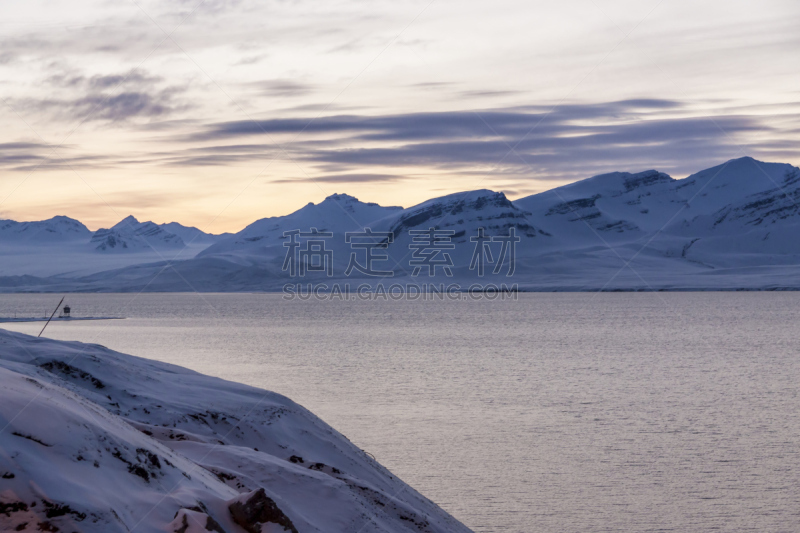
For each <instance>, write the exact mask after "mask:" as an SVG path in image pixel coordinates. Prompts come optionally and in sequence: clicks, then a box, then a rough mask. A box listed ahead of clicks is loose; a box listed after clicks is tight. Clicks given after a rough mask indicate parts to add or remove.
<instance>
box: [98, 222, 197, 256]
mask: <svg viewBox="0 0 800 533" xmlns="http://www.w3.org/2000/svg"><path fill="white" fill-rule="evenodd" d="M89 246H91V247H92V248H93V249H94V250H96V251H98V252H135V251H142V250H175V249H180V248H184V247H185V246H186V244H185V243H184V242H183V239H181V238H180V237H179V236H177V235H175V234H174V233H170V232H168V231H166V230H165V229H163V228H162V227H161V226H159V225H158V224H156V223H154V222H149V221H148V222H139V221H138V220H136V218H134V217H133V216H132V215H130V216H127V217H125V218H124V219H122V220H121V221H119V222H118V223H117V224H115V225H114V226H112V227H111V228H110V229H99V230H97V231H96V232H95V233H94V235H92V239H91V240H90V241H89Z"/></svg>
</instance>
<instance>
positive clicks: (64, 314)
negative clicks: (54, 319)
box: [61, 305, 71, 318]
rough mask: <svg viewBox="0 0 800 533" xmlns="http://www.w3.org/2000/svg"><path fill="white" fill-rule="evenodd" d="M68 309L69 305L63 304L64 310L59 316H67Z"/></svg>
mask: <svg viewBox="0 0 800 533" xmlns="http://www.w3.org/2000/svg"><path fill="white" fill-rule="evenodd" d="M70 311H71V309H70V308H69V306H68V305H65V306H64V311H63V312H62V313H61V316H62V317H63V318H69V312H70Z"/></svg>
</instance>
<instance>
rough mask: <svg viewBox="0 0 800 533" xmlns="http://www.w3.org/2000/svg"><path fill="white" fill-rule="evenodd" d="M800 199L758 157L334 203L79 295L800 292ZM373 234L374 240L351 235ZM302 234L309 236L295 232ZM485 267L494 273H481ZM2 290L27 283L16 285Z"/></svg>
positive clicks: (790, 170)
mask: <svg viewBox="0 0 800 533" xmlns="http://www.w3.org/2000/svg"><path fill="white" fill-rule="evenodd" d="M798 203H800V170H798V169H797V168H795V167H793V166H791V165H787V164H781V163H763V162H760V161H756V160H755V159H752V158H749V157H745V158H740V159H734V160H731V161H728V162H726V163H724V164H722V165H717V166H715V167H712V168H709V169H707V170H703V171H701V172H698V173H696V174H693V175H691V176H689V177H687V178H684V179H674V178H672V177H670V176H668V175H667V174H664V173H662V172H658V171H657V170H647V171H644V172H637V173H628V172H615V173H610V174H603V175H599V176H595V177H592V178H588V179H586V180H583V181H579V182H576V183H572V184H569V185H566V186H563V187H558V188H555V189H552V190H550V191H546V192H543V193H540V194H535V195H532V196H528V197H526V198H521V199H518V200H515V201H509V200H508V199H507V198H506V197H505V196H504V195H503V194H502V193H497V192H493V191H489V190H477V191H468V192H463V193H456V194H451V195H447V196H444V197H441V198H435V199H432V200H428V201H426V202H423V203H421V204H419V205H416V206H413V207H409V208H407V209H403V208H399V207H382V206H379V205H376V204H368V203H363V202H360V201H358V200H357V199H356V198H353V197H351V196H347V195H343V194H336V195H333V196H330V197H328V198H326V199H325V200H324V201H323V202H321V203H320V204H313V203H311V204H308V205H307V206H305V207H303V208H302V209H300V210H298V211H296V212H294V213H292V214H289V215H286V216H281V217H272V218H265V219H262V220H259V221H257V222H254V223H253V224H251V225H249V226H248V227H246V228H245V229H244V230H242V231H241V232H239V233H236V234H234V235H231V236H227V237H224V238H220V239H219V240H218V241H217V242H215V243H213V244H211V245H210V246H207V247H205V248H204V249H203V250H202V251H201V252H200V253H199V254H197V256H196V257H195V258H193V259H192V258H187V260H185V261H183V260H182V261H177V262H176V261H174V260H172V259H171V258H170V261H169V262H164V261H157V260H156V261H151V262H150V263H148V264H144V263H145V262H144V261H141V262H139V263H138V264H135V265H124V266H123V268H120V269H116V270H107V271H103V272H100V271H95V273H94V274H92V275H90V276H86V277H82V278H77V279H75V282H76V283H78V284H79V285H80V286H81V289H82V290H110V291H114V290H140V289H145V290H162V291H163V290H208V291H247V290H269V291H274V290H281V288H282V287H283V285H284V284H285V283H287V282H300V281H305V282H312V281H321V280H323V279H327V280H331V279H334V280H339V281H344V280H354V281H358V282H359V283H360V282H365V283H368V284H374V283H375V282H380V281H381V280H382V279H384V278H393V279H394V280H398V279H402V280H405V281H413V282H418V283H422V282H428V281H432V280H431V279H426V278H428V277H429V276H427V274H431V273H432V274H434V275H433V276H430V277H432V278H436V281H437V282H440V281H448V282H449V281H454V282H458V283H460V284H461V285H462V286H464V285H469V284H471V283H474V282H486V281H488V280H489V279H494V281H498V282H499V281H504V282H508V283H516V284H518V286H519V288H520V289H521V290H525V289H527V290H596V289H604V290H612V289H614V290H617V289H619V290H640V289H642V290H652V289H681V288H684V289H725V288H731V289H733V288H749V289H758V288H761V289H765V288H773V289H774V288H800V244H798V243H799V242H800V241H798V239H797V238H796V237H795V235H797V230H798V229H800V225H799V224H798V221H799V220H800V218H798ZM129 222H131V224H129V225H133V226H134V227H139V226H137V224H138V222H137V221H135V220H133V221H129ZM134 223H135V224H134ZM118 226H119V225H118ZM112 229H113V228H112ZM367 229H369V230H370V231H371V232H373V233H372V236H368V237H358V236H356V235H354V234H355V233H357V232H362V233H363V232H365V231H366V230H367ZM512 230H513V232H514V233H513V235H512V234H511V232H512ZM142 231H143V233H148V231H152V238H154V239H161V241H159V246H167V245H165V244H163V242H169V240H170V239H171V238H172V237H169V235H173V236H175V237H176V238H177V236H176V235H175V234H171V233H169V232H168V231H165V230H164V228H156V229H154V228H153V227H152V226H151V227H149V230H148V231H144V230H142ZM292 231H294V232H303V233H302V234H299V235H294V236H292V235H289V234H287V235H288V236H287V235H284V234H285V232H292ZM314 231H316V232H317V233H318V234H319V236H317V234H314V233H313V232H314ZM134 234H135V232H134ZM322 234H325V235H322ZM388 235H391V238H389V237H388ZM426 235H427V236H426ZM135 236H138V235H135ZM113 237H114V238H115V239H116V238H117V235H116V234H114V235H113ZM504 238H505V240H504ZM107 239H108V236H106V240H107ZM359 239H361V240H359ZM364 239H366V240H364ZM508 239H513V240H514V241H515V246H514V248H513V251H514V261H513V264H514V268H513V269H505V267H503V268H502V269H501V268H500V267H501V266H504V265H505V263H504V262H505V261H508V263H509V265H510V263H511V254H510V252H509V250H508V248H506V247H505V246H506V244H507V240H508ZM311 241H316V242H317V246H319V245H320V242H322V241H324V245H323V248H324V250H325V252H326V254H327V255H325V257H324V260H325V261H330V264H331V267H330V269H328V270H326V271H323V272H311V270H313V269H312V268H310V267H309V266H308V265H310V264H311V263H309V261H312V260H313V257H312V256H313V254H309V253H308V252H309V250H307V249H306V248H307V247H308V245H310V243H311ZM125 242H130V241H125ZM364 242H369V245H368V246H362V245H361V244H363V243H364ZM425 242H428V243H429V244H430V243H434V245H433V248H437V250H433V251H432V250H431V249H429V248H430V247H428V248H426V247H425V246H423V245H422V244H424V243H425ZM356 243H360V244H356ZM128 246H132V245H131V244H128ZM301 247H302V248H301ZM478 247H482V248H481V250H482V253H478V251H477V249H478ZM367 248H369V249H370V250H369V253H375V254H378V255H380V256H381V257H382V260H381V262H380V264H379V265H374V266H375V267H376V268H375V269H373V271H370V272H367V270H368V269H363V268H354V266H355V265H354V263H359V258H360V263H359V264H361V265H364V263H365V261H366V254H367V253H368V251H367ZM301 250H302V252H301ZM292 253H294V254H295V255H292ZM384 256H385V257H384ZM434 256H435V259H432V258H433V257H434ZM479 258H483V259H485V261H483V262H484V263H487V264H488V265H489V270H490V272H491V274H486V273H485V276H481V275H480V274H479V272H480V271H481V270H480V268H476V267H478V265H479V264H480V263H481V261H479ZM290 259H291V261H290ZM317 259H319V257H317ZM290 263H291V264H299V265H301V267H300V268H299V269H295V270H300V271H302V270H303V266H302V265H306V267H307V268H305V270H308V272H306V275H302V272H301V275H300V276H299V277H300V278H303V279H297V278H298V275H297V272H294V271H293V270H292V268H288V269H287V268H285V267H287V265H289V266H290V267H291V265H290ZM430 263H436V264H437V265H438V266H435V267H432V266H429V264H430ZM326 265H327V263H326ZM166 266H168V267H169V268H165V267H166ZM326 268H327V267H326ZM376 271H377V272H376ZM503 271H505V273H502V272H503ZM1 272H2V268H1V266H0V273H1ZM374 274H377V275H374ZM512 274H513V279H506V278H509V277H510V275H512ZM437 276H438V277H437ZM493 276H494V277H493ZM28 281H30V280H28ZM26 283H27V281H26ZM70 283H73V282H72V281H71V282H70ZM0 285H6V286H9V287H20V286H26V285H25V283H23V282H22V281H21V280H19V279H9V280H6V281H5V282H3V283H1V284H0ZM41 286H42V287H43V288H44V287H47V289H46V290H59V289H58V288H59V287H60V288H62V289H69V288H70V287H72V286H73V285H71V284H66V285H59V284H58V283H56V284H53V282H52V280H47V281H46V282H45V281H42V282H41Z"/></svg>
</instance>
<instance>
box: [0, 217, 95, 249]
mask: <svg viewBox="0 0 800 533" xmlns="http://www.w3.org/2000/svg"><path fill="white" fill-rule="evenodd" d="M91 234H92V232H91V231H89V229H88V228H87V227H86V226H84V225H83V224H81V223H80V222H78V221H77V220H75V219H72V218H69V217H65V216H56V217H53V218H51V219H49V220H41V221H37V222H15V221H13V220H0V243H6V244H7V243H14V244H25V245H29V246H36V245H52V244H58V243H72V242H75V241H86V240H88V239H89V238H90V237H91Z"/></svg>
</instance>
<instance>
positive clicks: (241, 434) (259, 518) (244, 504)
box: [0, 330, 469, 533]
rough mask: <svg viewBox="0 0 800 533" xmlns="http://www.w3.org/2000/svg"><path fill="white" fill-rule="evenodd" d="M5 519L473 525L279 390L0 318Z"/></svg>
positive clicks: (23, 525) (154, 526)
mask: <svg viewBox="0 0 800 533" xmlns="http://www.w3.org/2000/svg"><path fill="white" fill-rule="evenodd" d="M0 383H1V384H2V386H1V387H0V391H1V392H0V395H2V401H0V428H1V429H2V430H1V431H0V529H1V530H3V531H12V530H13V531H81V532H84V531H85V532H94V531H97V532H123V531H125V532H128V531H137V532H142V533H145V532H151V531H153V532H154V531H170V532H172V531H181V532H184V533H185V532H204V531H218V532H219V531H224V532H227V533H243V532H245V531H248V532H253V531H261V532H279V531H295V532H303V533H306V532H309V533H310V532H325V533H336V532H343V533H344V532H348V533H353V532H359V533H373V532H375V533H376V532H379V531H380V532H398V533H399V532H412V531H413V532H431V533H433V532H440V533H445V532H453V533H455V532H467V531H469V530H468V529H467V528H466V527H464V526H463V525H461V524H460V523H458V522H457V521H456V520H455V519H453V518H452V517H450V516H449V515H447V514H446V513H445V512H443V511H442V510H441V509H440V508H438V507H437V506H436V505H435V504H434V503H432V502H431V501H430V500H428V499H426V498H424V497H423V496H421V495H420V494H418V493H417V492H416V491H414V489H412V488H411V487H409V486H408V485H406V484H405V483H403V482H402V481H400V480H399V479H397V478H396V477H394V476H392V475H391V473H390V472H388V471H387V470H386V469H385V468H383V467H382V466H380V465H379V464H378V463H377V462H375V461H374V460H373V459H372V458H371V457H369V456H368V455H367V454H365V453H364V452H363V451H361V450H360V449H358V448H356V447H355V446H353V445H352V444H351V443H350V442H349V441H348V440H347V439H346V438H345V437H343V436H342V435H341V434H339V433H337V432H336V431H335V430H334V429H332V428H331V427H329V426H328V425H326V424H325V423H324V422H322V421H321V420H320V419H318V418H317V417H315V416H314V415H313V414H312V413H310V412H309V411H307V410H306V409H304V408H302V407H300V406H299V405H297V404H295V403H294V402H292V401H291V400H289V399H287V398H285V397H283V396H280V395H278V394H275V393H271V392H268V391H263V390H259V389H255V388H253V387H248V386H245V385H239V384H236V383H231V382H226V381H223V380H220V379H217V378H213V377H209V376H204V375H201V374H197V373H195V372H192V371H189V370H186V369H183V368H180V367H176V366H172V365H168V364H164V363H159V362H155V361H149V360H145V359H140V358H137V357H132V356H129V355H124V354H120V353H117V352H113V351H111V350H108V349H106V348H103V347H102V346H97V345H87V344H82V343H76V342H61V341H52V340H48V339H37V338H34V337H30V336H26V335H22V334H17V333H10V332H6V331H4V330H0Z"/></svg>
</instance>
